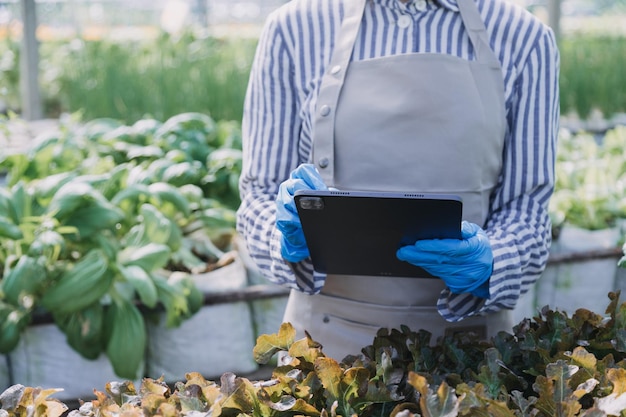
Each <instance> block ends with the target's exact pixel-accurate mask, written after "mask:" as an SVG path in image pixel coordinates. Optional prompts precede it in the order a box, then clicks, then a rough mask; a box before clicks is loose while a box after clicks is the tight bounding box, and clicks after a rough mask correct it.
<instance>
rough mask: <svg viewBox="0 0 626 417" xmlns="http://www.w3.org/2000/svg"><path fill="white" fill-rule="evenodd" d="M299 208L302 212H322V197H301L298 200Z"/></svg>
mask: <svg viewBox="0 0 626 417" xmlns="http://www.w3.org/2000/svg"><path fill="white" fill-rule="evenodd" d="M299 204H300V208H301V209H303V210H323V209H324V199H322V197H302V198H301V199H300V200H299Z"/></svg>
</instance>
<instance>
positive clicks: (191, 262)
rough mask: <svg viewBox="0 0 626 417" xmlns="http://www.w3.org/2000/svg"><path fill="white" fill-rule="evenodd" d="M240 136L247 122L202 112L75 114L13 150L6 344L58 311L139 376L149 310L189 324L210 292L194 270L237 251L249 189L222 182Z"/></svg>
mask: <svg viewBox="0 0 626 417" xmlns="http://www.w3.org/2000/svg"><path fill="white" fill-rule="evenodd" d="M238 137H239V135H238V130H237V126H236V125H233V124H232V123H224V124H222V123H216V122H215V121H214V120H213V119H212V118H210V117H209V116H207V115H204V114H200V113H185V114H181V115H176V116H174V117H172V118H170V119H168V120H166V121H165V122H159V121H156V120H154V119H144V120H141V121H138V122H136V123H134V124H133V125H130V126H128V125H124V124H122V123H121V122H118V121H115V120H113V119H96V120H92V121H90V122H87V123H83V122H81V118H80V115H72V116H71V117H67V118H65V119H64V120H63V123H62V125H61V128H60V129H59V131H58V132H49V133H48V134H46V135H44V136H40V137H39V138H37V141H36V143H35V144H34V146H33V147H32V148H31V149H29V150H28V151H26V152H24V153H15V154H11V155H5V156H4V158H3V159H2V160H0V170H2V171H4V172H5V174H6V178H5V181H6V185H5V186H4V187H0V271H2V273H1V274H0V318H2V319H3V320H2V324H1V327H0V330H1V332H0V353H7V352H10V351H11V350H13V349H14V348H15V347H16V346H17V343H18V342H19V339H20V334H21V332H23V331H24V329H25V328H26V327H27V325H28V324H29V323H30V322H31V321H32V319H33V317H35V316H37V315H38V314H49V315H51V316H52V318H53V320H54V322H55V323H56V325H57V326H58V327H59V329H60V330H62V331H63V332H64V333H65V335H66V337H67V341H68V344H69V345H70V346H71V347H72V348H73V349H74V350H76V351H77V352H78V353H80V354H81V355H82V356H83V357H85V358H87V359H96V358H98V356H99V355H100V354H103V353H104V354H106V355H107V356H108V357H109V359H110V361H111V363H112V365H113V368H114V370H115V372H116V373H117V375H119V376H120V377H126V378H131V379H132V378H136V377H137V373H138V372H139V370H140V369H141V360H142V359H143V352H144V350H145V346H146V343H147V340H146V328H145V322H144V320H145V319H149V318H151V317H152V315H153V314H152V313H155V312H156V313H160V312H161V311H164V312H165V314H166V318H167V319H166V325H167V326H170V327H175V326H179V325H180V324H181V323H182V322H183V321H184V320H185V319H187V318H189V317H191V316H192V315H193V314H195V312H197V311H198V310H199V309H200V307H201V306H202V303H203V295H202V294H201V293H200V292H199V290H198V289H197V288H196V287H195V286H194V285H193V281H192V279H191V276H190V273H196V272H205V271H209V270H211V269H213V268H217V267H220V266H221V265H223V264H224V262H225V259H226V258H227V256H225V255H226V252H228V251H229V250H230V248H229V245H230V240H229V237H232V235H233V233H234V222H235V215H234V210H235V207H236V205H238V201H235V200H234V199H233V198H232V196H233V190H230V189H228V186H229V185H231V186H234V183H233V182H230V183H227V184H226V186H225V185H224V184H222V183H220V184H219V186H218V185H216V184H218V182H220V181H222V180H223V176H222V174H221V172H220V169H222V168H223V167H224V166H228V167H236V166H237V165H236V164H237V161H236V159H235V158H236V156H237V155H238V154H237V153H236V152H235V151H237V150H236V149H233V152H235V153H227V154H225V156H223V157H220V156H219V154H217V153H218V152H220V151H222V150H225V151H226V150H228V149H229V148H226V147H227V146H237V144H238V143H240V141H238ZM233 155H235V157H233ZM222 159H223V160H224V161H227V162H224V163H220V162H219V161H220V160H222ZM209 160H210V161H212V163H213V164H214V165H215V166H216V167H217V168H211V167H209V168H206V167H205V166H207V164H208V161H209ZM228 164H231V165H228ZM193 167H196V168H197V169H196V170H193V169H191V168H193ZM216 173H217V174H218V175H216ZM232 175H237V172H236V171H234V172H232ZM174 272H175V273H174Z"/></svg>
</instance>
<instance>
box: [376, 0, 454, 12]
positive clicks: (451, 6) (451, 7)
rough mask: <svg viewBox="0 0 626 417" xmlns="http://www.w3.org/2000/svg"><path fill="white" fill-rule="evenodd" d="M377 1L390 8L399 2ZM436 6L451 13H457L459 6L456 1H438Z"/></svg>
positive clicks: (396, 0) (412, 0)
mask: <svg viewBox="0 0 626 417" xmlns="http://www.w3.org/2000/svg"><path fill="white" fill-rule="evenodd" d="M378 1H379V2H380V3H382V4H388V5H390V6H391V5H393V4H394V3H395V4H400V0H378ZM414 1H415V0H409V2H408V3H407V4H411V3H413V2H414ZM438 5H439V6H441V7H443V8H445V9H448V10H450V11H453V12H458V11H459V5H458V4H457V0H438Z"/></svg>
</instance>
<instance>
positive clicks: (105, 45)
mask: <svg viewBox="0 0 626 417" xmlns="http://www.w3.org/2000/svg"><path fill="white" fill-rule="evenodd" d="M511 1H514V0H511ZM519 2H522V3H523V5H524V6H525V7H526V8H527V9H528V10H529V11H531V12H532V13H535V14H536V15H538V16H539V17H541V18H543V19H544V20H547V19H546V18H545V9H546V4H545V3H546V0H543V1H542V0H537V1H529V0H527V1H522V0H520V1H519ZM18 3H19V2H18V1H17V0H13V1H11V2H0V111H2V110H4V111H5V112H6V111H8V110H12V111H16V112H18V113H19V111H20V94H19V77H20V75H19V74H20V65H19V55H20V21H19V8H18V7H17V6H18ZM281 3H284V1H281V0H274V1H270V0H257V1H256V2H255V1H247V2H237V1H230V2H221V1H219V0H209V1H202V0H201V1H191V0H188V1H185V0H167V1H166V0H161V1H157V0H155V1H151V2H148V1H144V0H133V1H126V2H120V1H119V0H117V1H116V0H101V1H79V0H41V1H39V2H38V3H37V12H38V19H39V26H38V30H37V36H38V39H39V42H40V84H41V95H42V99H43V102H44V114H45V117H50V118H54V117H57V116H59V115H60V114H62V113H64V112H76V111H82V113H83V117H84V118H85V119H86V120H88V119H92V118H97V117H111V118H115V119H118V120H121V121H123V122H125V123H133V122H135V121H137V120H140V119H142V118H145V117H154V118H156V119H159V120H165V119H167V118H168V117H171V116H173V115H175V114H179V113H183V112H190V111H192V112H202V113H207V114H210V115H211V116H212V117H213V118H214V119H216V120H222V119H227V120H240V119H241V116H242V106H243V99H244V95H245V89H246V86H247V82H248V72H249V70H250V65H251V62H252V59H253V54H254V49H255V47H256V43H257V36H258V33H259V30H260V27H261V24H262V22H263V20H264V18H265V16H266V15H267V14H268V13H269V12H270V11H271V10H273V9H274V8H276V7H278V6H279V5H280V4H281ZM625 3H626V2H625V1H624V0H611V1H608V0H563V3H562V19H561V24H560V29H561V30H560V31H561V35H560V37H559V42H560V50H561V112H562V114H564V115H575V117H579V118H581V119H586V118H589V117H590V115H592V114H593V112H594V111H596V112H601V113H602V114H603V115H604V116H605V117H607V118H609V117H611V116H612V115H615V114H619V113H624V112H626V88H624V84H625V81H626V79H625V77H624V74H625V68H626V5H625Z"/></svg>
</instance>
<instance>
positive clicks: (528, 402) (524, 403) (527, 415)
mask: <svg viewBox="0 0 626 417" xmlns="http://www.w3.org/2000/svg"><path fill="white" fill-rule="evenodd" d="M511 400H512V401H513V403H514V404H515V405H517V408H518V409H519V412H520V413H521V416H520V417H531V416H532V415H533V410H534V408H533V407H534V405H535V404H536V402H537V398H535V397H530V398H525V397H524V395H523V394H522V392H521V391H517V390H516V391H513V392H512V393H511Z"/></svg>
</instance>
